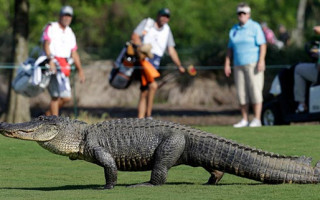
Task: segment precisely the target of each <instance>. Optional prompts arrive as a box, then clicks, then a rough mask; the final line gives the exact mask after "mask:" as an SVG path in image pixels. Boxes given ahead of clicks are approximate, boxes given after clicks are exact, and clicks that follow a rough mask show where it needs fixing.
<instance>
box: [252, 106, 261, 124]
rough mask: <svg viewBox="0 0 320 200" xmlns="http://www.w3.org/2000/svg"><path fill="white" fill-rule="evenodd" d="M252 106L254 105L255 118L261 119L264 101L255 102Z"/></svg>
mask: <svg viewBox="0 0 320 200" xmlns="http://www.w3.org/2000/svg"><path fill="white" fill-rule="evenodd" d="M252 106H253V114H254V118H255V119H258V120H260V119H261V112H262V103H255V104H253V105H252Z"/></svg>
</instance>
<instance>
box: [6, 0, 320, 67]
mask: <svg viewBox="0 0 320 200" xmlns="http://www.w3.org/2000/svg"><path fill="white" fill-rule="evenodd" d="M300 1H303V0H273V1H270V0H247V1H246V2H247V3H249V5H250V6H251V8H252V18H253V19H254V20H255V21H258V22H262V21H263V22H266V23H267V24H268V26H269V27H270V28H271V29H272V30H274V32H275V33H276V34H277V29H278V26H279V25H280V24H282V25H284V26H286V28H287V29H288V30H289V31H290V32H291V31H294V30H295V29H296V28H297V10H298V7H299V2H300ZM304 1H306V3H307V4H306V9H305V15H304V22H305V23H304V27H303V30H304V31H303V37H302V38H301V37H299V38H298V40H301V41H303V42H305V41H307V40H311V39H313V37H314V35H313V32H312V26H314V25H316V24H318V21H317V20H319V19H320V14H319V13H320V12H319V8H320V0H304ZM239 2H240V1H239V0H228V1H225V0H199V1H192V0H157V1H151V0H140V1H130V0H94V1H91V0H68V1H67V0H29V4H30V10H29V39H28V42H29V50H31V49H33V48H34V47H36V46H39V39H40V36H41V32H42V30H43V27H44V26H45V25H46V24H47V23H48V22H50V21H56V20H57V18H58V15H59V10H60V8H61V6H62V5H67V4H68V5H71V6H72V7H73V8H74V12H75V15H74V18H73V22H72V24H71V27H72V28H73V30H74V32H75V34H76V36H77V42H78V45H79V47H80V48H79V50H80V53H81V54H82V55H84V56H82V57H83V58H88V59H114V58H116V56H117V54H118V53H119V51H120V49H121V48H122V46H123V45H124V43H125V41H127V40H129V39H130V35H131V33H132V31H133V29H134V28H135V27H136V26H137V24H138V23H139V22H140V21H141V20H142V19H143V18H145V17H153V18H155V17H156V14H157V11H158V10H159V9H160V8H162V7H168V8H170V9H171V12H172V16H171V21H170V23H169V24H170V26H171V29H172V32H173V34H174V37H175V41H176V45H177V46H176V47H177V50H178V52H179V54H180V56H181V57H182V60H183V61H184V62H191V63H194V64H197V65H201V66H208V65H222V64H223V61H224V55H225V51H226V45H227V40H228V32H229V29H230V28H231V27H232V25H234V24H235V23H237V16H236V6H237V4H238V3H239ZM0 4H1V5H2V6H1V7H0V30H1V31H0V54H1V56H0V62H2V63H4V62H10V61H11V60H12V58H11V54H10V53H11V48H12V32H13V26H12V23H13V18H14V1H10V0H0ZM30 52H31V51H30ZM302 52H303V48H299V47H296V46H295V43H294V41H293V42H292V44H291V46H290V48H286V49H284V50H281V51H277V50H274V49H271V50H270V51H269V52H268V57H267V64H289V63H294V62H297V61H300V60H304V59H307V58H306V55H305V53H302ZM165 60H167V59H165ZM168 62H169V60H168Z"/></svg>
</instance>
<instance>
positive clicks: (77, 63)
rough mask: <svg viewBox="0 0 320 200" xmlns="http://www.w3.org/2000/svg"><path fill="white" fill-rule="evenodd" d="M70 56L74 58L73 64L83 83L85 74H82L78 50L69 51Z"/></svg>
mask: <svg viewBox="0 0 320 200" xmlns="http://www.w3.org/2000/svg"><path fill="white" fill-rule="evenodd" d="M71 57H72V59H73V60H74V65H75V66H76V68H77V70H78V73H79V78H80V82H81V83H83V82H84V81H85V79H86V78H85V75H84V73H83V70H82V66H81V61H80V56H79V54H78V52H77V51H72V52H71Z"/></svg>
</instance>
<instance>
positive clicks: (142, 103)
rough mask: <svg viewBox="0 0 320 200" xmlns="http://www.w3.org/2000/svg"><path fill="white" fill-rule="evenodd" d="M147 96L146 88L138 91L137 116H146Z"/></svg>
mask: <svg viewBox="0 0 320 200" xmlns="http://www.w3.org/2000/svg"><path fill="white" fill-rule="evenodd" d="M147 97H148V90H143V91H141V92H140V98H139V102H138V118H144V117H145V116H146V109H147Z"/></svg>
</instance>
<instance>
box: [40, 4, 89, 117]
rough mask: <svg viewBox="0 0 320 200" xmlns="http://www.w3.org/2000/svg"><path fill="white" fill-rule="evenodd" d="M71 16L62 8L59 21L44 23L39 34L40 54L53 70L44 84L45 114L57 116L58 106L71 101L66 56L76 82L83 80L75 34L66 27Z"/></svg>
mask: <svg viewBox="0 0 320 200" xmlns="http://www.w3.org/2000/svg"><path fill="white" fill-rule="evenodd" d="M72 16H73V9H72V7H70V6H64V7H62V8H61V10H60V16H59V20H58V21H57V22H51V23H49V24H47V26H46V27H45V29H44V31H43V34H42V38H41V40H42V43H43V54H44V55H45V56H47V60H48V62H49V65H50V70H51V71H52V72H54V75H53V76H52V77H51V80H50V83H49V86H48V90H49V93H50V96H51V102H50V108H49V110H48V111H47V112H46V115H56V116H58V115H59V109H60V108H61V107H62V106H63V105H64V104H65V103H66V102H68V101H70V100H71V86H70V81H69V75H70V71H71V67H70V64H69V63H68V59H69V58H72V59H73V62H74V65H75V67H76V69H77V71H78V74H79V79H80V82H81V83H83V82H84V81H85V75H84V73H83V70H82V67H81V61H80V57H79V54H78V52H77V49H78V46H77V43H76V37H75V35H74V33H73V31H72V29H71V28H70V27H69V25H70V24H71V21H72Z"/></svg>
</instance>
